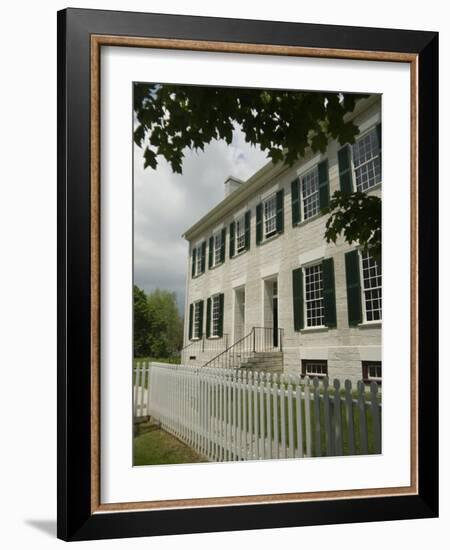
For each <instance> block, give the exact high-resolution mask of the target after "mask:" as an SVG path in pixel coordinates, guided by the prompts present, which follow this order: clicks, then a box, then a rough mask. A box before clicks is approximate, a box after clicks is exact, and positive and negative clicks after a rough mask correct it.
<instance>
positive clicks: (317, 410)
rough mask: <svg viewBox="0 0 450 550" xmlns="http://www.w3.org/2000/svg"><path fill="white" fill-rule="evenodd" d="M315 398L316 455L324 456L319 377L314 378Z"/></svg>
mask: <svg viewBox="0 0 450 550" xmlns="http://www.w3.org/2000/svg"><path fill="white" fill-rule="evenodd" d="M313 398H314V434H315V456H322V444H321V440H320V392H319V380H318V379H317V377H315V378H314V380H313Z"/></svg>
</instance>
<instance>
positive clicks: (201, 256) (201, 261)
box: [192, 241, 206, 277]
mask: <svg viewBox="0 0 450 550" xmlns="http://www.w3.org/2000/svg"><path fill="white" fill-rule="evenodd" d="M205 252H206V241H203V242H202V243H200V244H197V245H196V246H195V247H194V248H193V249H192V277H198V276H199V275H201V274H202V273H204V272H205Z"/></svg>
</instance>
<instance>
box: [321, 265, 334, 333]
mask: <svg viewBox="0 0 450 550" xmlns="http://www.w3.org/2000/svg"><path fill="white" fill-rule="evenodd" d="M322 274H323V306H324V316H325V325H326V326H327V327H329V328H335V327H336V291H335V283H334V262H333V258H326V259H325V260H323V261H322Z"/></svg>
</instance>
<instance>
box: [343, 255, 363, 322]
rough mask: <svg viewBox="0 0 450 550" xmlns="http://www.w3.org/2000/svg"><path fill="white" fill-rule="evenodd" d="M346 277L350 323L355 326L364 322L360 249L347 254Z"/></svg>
mask: <svg viewBox="0 0 450 550" xmlns="http://www.w3.org/2000/svg"><path fill="white" fill-rule="evenodd" d="M345 278H346V283H347V313H348V324H349V326H351V327H354V326H357V325H359V324H360V323H361V322H362V309H361V277H360V266H359V252H358V250H352V251H351V252H347V253H346V254H345Z"/></svg>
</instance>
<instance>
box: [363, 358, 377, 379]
mask: <svg viewBox="0 0 450 550" xmlns="http://www.w3.org/2000/svg"><path fill="white" fill-rule="evenodd" d="M363 367H365V369H366V379H367V380H375V381H377V382H381V361H365V362H363ZM363 371H364V368H363Z"/></svg>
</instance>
